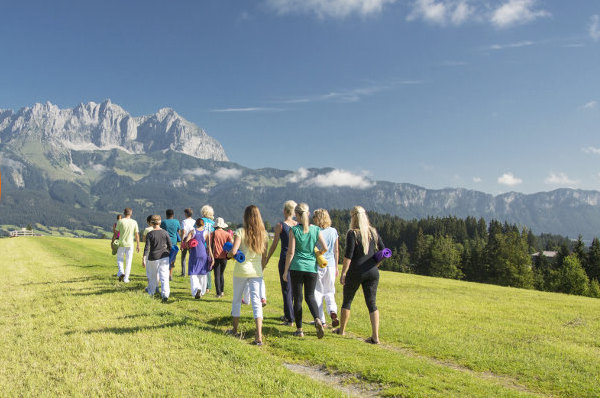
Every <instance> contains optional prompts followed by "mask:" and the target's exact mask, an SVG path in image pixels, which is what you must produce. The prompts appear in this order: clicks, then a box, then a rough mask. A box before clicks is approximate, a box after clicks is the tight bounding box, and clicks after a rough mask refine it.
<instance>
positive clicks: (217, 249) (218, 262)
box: [212, 217, 233, 297]
mask: <svg viewBox="0 0 600 398" xmlns="http://www.w3.org/2000/svg"><path fill="white" fill-rule="evenodd" d="M214 227H215V231H214V232H213V239H212V244H213V248H212V249H213V254H214V256H215V266H214V268H213V271H214V273H215V290H216V294H217V297H223V288H224V287H225V279H224V278H223V274H225V267H226V266H227V252H225V251H224V250H223V245H224V244H225V243H227V242H231V243H233V238H232V237H231V235H230V234H229V232H227V231H225V230H224V228H227V227H228V225H227V224H225V220H223V219H222V218H221V217H217V221H216V222H215V225H214Z"/></svg>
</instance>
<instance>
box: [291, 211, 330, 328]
mask: <svg viewBox="0 0 600 398" xmlns="http://www.w3.org/2000/svg"><path fill="white" fill-rule="evenodd" d="M294 213H295V214H296V220H298V222H299V224H298V225H296V226H295V227H292V228H291V230H290V236H289V241H290V243H289V247H288V252H287V256H286V259H285V269H284V272H283V279H284V280H285V281H287V280H288V270H289V271H290V273H289V277H290V278H291V279H292V297H293V300H294V316H295V317H296V332H294V336H298V337H303V336H304V332H303V331H302V287H303V286H304V296H305V297H306V304H308V308H309V310H310V313H311V315H312V317H313V319H314V320H315V328H316V329H317V337H318V338H319V339H322V338H323V335H324V331H323V323H322V322H321V319H320V318H319V307H318V306H317V300H315V285H316V284H317V278H318V274H317V267H318V266H317V258H316V257H315V246H316V245H317V242H319V244H320V245H321V248H322V249H323V250H327V249H328V248H327V244H326V243H325V240H324V239H323V236H322V234H321V229H320V228H319V227H317V226H316V225H310V222H309V221H308V220H309V211H308V205H307V204H306V203H300V204H299V205H297V206H296V208H295V209H294Z"/></svg>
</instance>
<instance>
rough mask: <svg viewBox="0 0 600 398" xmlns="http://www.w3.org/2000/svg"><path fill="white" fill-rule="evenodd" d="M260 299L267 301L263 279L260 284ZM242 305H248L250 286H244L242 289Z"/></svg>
mask: <svg viewBox="0 0 600 398" xmlns="http://www.w3.org/2000/svg"><path fill="white" fill-rule="evenodd" d="M260 299H261V301H262V300H265V301H267V287H266V286H265V280H264V279H263V280H262V282H261V284H260ZM242 304H250V284H246V288H245V289H244V295H243V296H242Z"/></svg>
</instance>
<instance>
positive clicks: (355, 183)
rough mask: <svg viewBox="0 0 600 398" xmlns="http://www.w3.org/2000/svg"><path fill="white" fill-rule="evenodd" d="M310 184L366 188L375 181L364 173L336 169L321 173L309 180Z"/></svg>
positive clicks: (325, 186)
mask: <svg viewBox="0 0 600 398" xmlns="http://www.w3.org/2000/svg"><path fill="white" fill-rule="evenodd" d="M307 183H308V184H310V185H315V186H317V187H323V188H327V187H350V188H359V189H366V188H369V187H372V186H373V185H374V183H373V182H372V181H370V180H369V179H367V178H366V177H365V176H364V175H359V174H354V173H351V172H349V171H345V170H341V169H336V170H332V171H330V172H329V173H326V174H320V175H318V176H315V177H313V178H310V179H309V180H307Z"/></svg>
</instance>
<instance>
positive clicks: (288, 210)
mask: <svg viewBox="0 0 600 398" xmlns="http://www.w3.org/2000/svg"><path fill="white" fill-rule="evenodd" d="M296 206H298V203H296V202H294V201H293V200H286V201H285V203H284V204H283V214H284V215H285V216H286V217H291V216H293V215H294V209H295V208H296Z"/></svg>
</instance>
